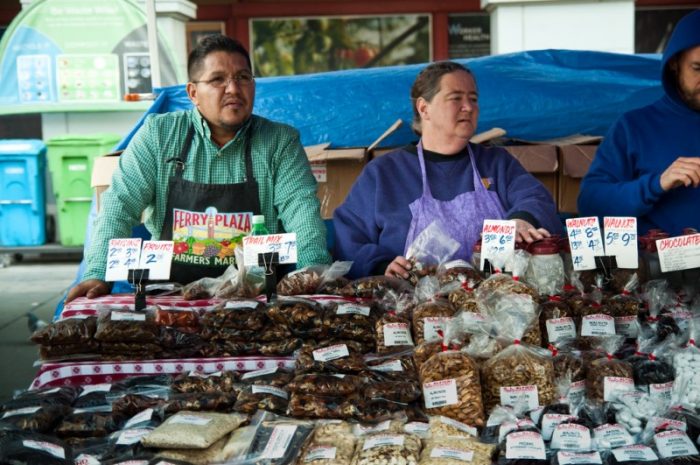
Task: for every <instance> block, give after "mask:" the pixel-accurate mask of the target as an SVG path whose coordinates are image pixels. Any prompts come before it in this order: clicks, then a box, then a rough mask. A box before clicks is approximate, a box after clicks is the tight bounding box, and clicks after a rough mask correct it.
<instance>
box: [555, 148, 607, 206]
mask: <svg viewBox="0 0 700 465" xmlns="http://www.w3.org/2000/svg"><path fill="white" fill-rule="evenodd" d="M596 150H598V145H562V146H559V157H560V159H561V168H560V170H559V211H560V212H565V213H578V206H577V205H576V201H577V199H578V192H579V189H580V188H581V179H583V177H584V176H585V175H586V173H588V168H589V167H590V166H591V163H592V162H593V158H594V157H595V152H596Z"/></svg>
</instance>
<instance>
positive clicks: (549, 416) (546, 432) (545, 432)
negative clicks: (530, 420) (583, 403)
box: [542, 413, 574, 441]
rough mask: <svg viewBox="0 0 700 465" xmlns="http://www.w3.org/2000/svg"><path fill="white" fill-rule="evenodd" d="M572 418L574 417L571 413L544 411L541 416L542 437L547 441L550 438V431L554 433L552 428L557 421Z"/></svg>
mask: <svg viewBox="0 0 700 465" xmlns="http://www.w3.org/2000/svg"><path fill="white" fill-rule="evenodd" d="M572 418H574V416H573V415H565V414H559V413H546V414H545V415H544V416H543V417H542V437H543V438H544V439H545V440H546V441H549V440H550V439H552V433H554V428H556V426H557V425H558V424H559V423H561V422H563V421H566V420H571V419H572Z"/></svg>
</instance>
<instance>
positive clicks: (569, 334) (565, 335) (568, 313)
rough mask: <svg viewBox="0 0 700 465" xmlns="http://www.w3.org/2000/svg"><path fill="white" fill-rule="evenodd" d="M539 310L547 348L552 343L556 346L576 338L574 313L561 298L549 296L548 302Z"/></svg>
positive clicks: (543, 303)
mask: <svg viewBox="0 0 700 465" xmlns="http://www.w3.org/2000/svg"><path fill="white" fill-rule="evenodd" d="M539 310H540V333H541V334H542V343H543V345H544V346H545V347H546V346H547V345H548V344H550V343H552V344H556V343H557V342H558V341H560V340H563V339H569V338H574V337H576V323H575V322H574V318H573V316H574V313H573V311H572V310H571V308H570V307H569V305H568V304H567V303H566V301H565V300H562V298H561V297H559V296H549V297H548V298H547V301H545V302H542V303H540V304H539Z"/></svg>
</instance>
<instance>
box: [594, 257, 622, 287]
mask: <svg viewBox="0 0 700 465" xmlns="http://www.w3.org/2000/svg"><path fill="white" fill-rule="evenodd" d="M594 259H595V267H596V270H599V271H600V272H601V273H602V275H603V289H604V290H608V289H607V288H608V286H609V284H610V283H611V282H612V278H613V277H612V272H613V271H614V270H616V269H617V257H615V256H614V255H596V256H595V257H594Z"/></svg>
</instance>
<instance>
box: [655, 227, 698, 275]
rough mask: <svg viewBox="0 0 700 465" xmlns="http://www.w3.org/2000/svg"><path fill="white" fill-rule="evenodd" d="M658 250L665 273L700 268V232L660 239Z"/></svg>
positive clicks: (662, 269)
mask: <svg viewBox="0 0 700 465" xmlns="http://www.w3.org/2000/svg"><path fill="white" fill-rule="evenodd" d="M656 250H658V251H659V265H660V266H661V271H662V272H664V273H667V272H669V271H679V270H689V269H691V268H700V234H691V235H688V236H678V237H669V238H668V239H659V240H657V241H656Z"/></svg>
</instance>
